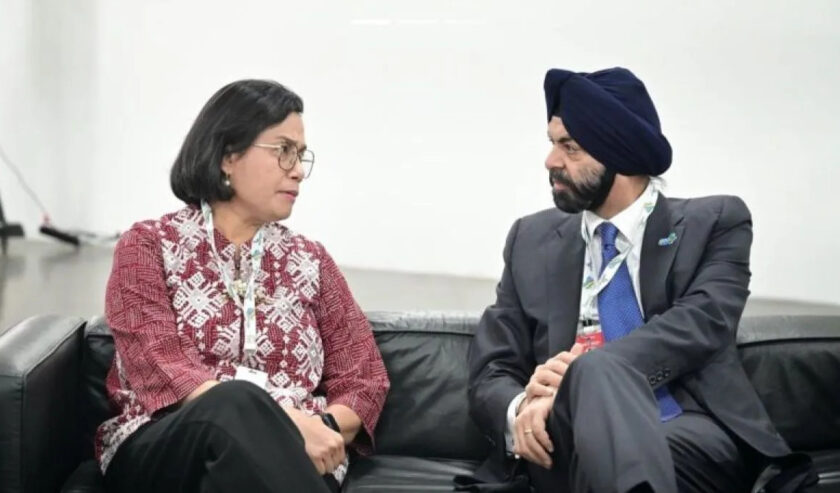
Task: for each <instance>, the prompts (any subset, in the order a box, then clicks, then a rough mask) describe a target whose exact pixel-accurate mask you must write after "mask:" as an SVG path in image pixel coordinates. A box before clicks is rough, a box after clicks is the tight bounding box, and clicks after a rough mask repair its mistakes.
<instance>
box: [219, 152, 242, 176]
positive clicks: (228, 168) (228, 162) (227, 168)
mask: <svg viewBox="0 0 840 493" xmlns="http://www.w3.org/2000/svg"><path fill="white" fill-rule="evenodd" d="M238 160H239V154H236V153H232V152H230V153H227V154H225V155H224V156H223V157H222V174H223V175H225V176H230V175H232V174H233V168H234V165H235V163H236V161H238Z"/></svg>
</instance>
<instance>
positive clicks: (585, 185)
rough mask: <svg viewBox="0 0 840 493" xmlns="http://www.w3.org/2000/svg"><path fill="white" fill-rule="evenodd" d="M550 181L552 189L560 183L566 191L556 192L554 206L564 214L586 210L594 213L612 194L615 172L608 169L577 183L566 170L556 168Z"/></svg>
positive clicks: (554, 191)
mask: <svg viewBox="0 0 840 493" xmlns="http://www.w3.org/2000/svg"><path fill="white" fill-rule="evenodd" d="M548 181H549V183H551V185H552V187H553V186H554V184H555V183H559V184H561V185H563V186H564V187H566V188H565V189H564V190H554V189H553V188H552V195H553V196H554V205H556V206H557V208H558V209H560V210H561V211H563V212H568V213H569V214H576V213H578V212H581V211H584V210H590V211H594V210H595V209H597V208H598V207H601V205H602V204H603V203H604V201H605V200H606V199H607V195H609V193H610V189H611V188H612V185H613V182H614V181H615V172H614V171H611V170H609V169H607V168H604V170H603V171H602V172H601V173H600V174H599V175H597V176H592V177H588V178H587V179H584V180H582V181H581V182H580V183H577V182H575V181H574V180H572V178H571V177H570V176H569V175H568V174H566V172H565V170H562V169H560V168H554V169H552V170H550V171H549V172H548Z"/></svg>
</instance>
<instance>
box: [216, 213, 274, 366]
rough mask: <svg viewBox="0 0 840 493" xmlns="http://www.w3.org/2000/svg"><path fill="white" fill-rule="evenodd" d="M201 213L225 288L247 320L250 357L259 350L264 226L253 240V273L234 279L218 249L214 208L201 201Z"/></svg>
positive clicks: (246, 347) (247, 352)
mask: <svg viewBox="0 0 840 493" xmlns="http://www.w3.org/2000/svg"><path fill="white" fill-rule="evenodd" d="M201 213H202V214H203V215H204V228H205V229H206V231H207V240H208V241H209V242H210V249H211V250H212V252H213V260H215V262H216V266H217V267H218V269H219V274H220V275H221V276H222V282H223V283H224V285H225V290H226V291H227V294H228V296H230V297H231V299H233V301H234V302H235V303H236V305H237V306H238V307H239V308H241V309H242V317H243V320H244V322H245V324H244V325H245V344H244V347H245V353H246V354H247V355H248V357H251V356H253V354H254V353H255V352H256V351H257V309H256V294H255V292H254V291H255V286H254V285H255V284H256V278H257V272H258V271H259V270H260V267H261V265H262V257H263V252H264V251H265V245H264V242H263V235H264V233H263V228H262V227H261V228H260V229H258V230H257V233H256V234H255V235H254V238H253V239H252V240H251V274H250V276H249V277H248V280H247V282H243V281H241V280H238V281H234V280H233V279H231V277H230V274H229V273H228V271H227V269H225V266H224V264H223V263H222V259H221V257H219V252H218V250H216V240H215V237H214V236H213V210H212V209H211V208H210V205H208V204H207V202H204V201H202V202H201Z"/></svg>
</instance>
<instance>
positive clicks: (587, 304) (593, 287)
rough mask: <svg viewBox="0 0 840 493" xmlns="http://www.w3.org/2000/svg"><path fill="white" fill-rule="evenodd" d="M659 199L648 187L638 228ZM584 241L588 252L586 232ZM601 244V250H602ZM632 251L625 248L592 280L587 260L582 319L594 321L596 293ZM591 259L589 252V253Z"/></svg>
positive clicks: (590, 239)
mask: <svg viewBox="0 0 840 493" xmlns="http://www.w3.org/2000/svg"><path fill="white" fill-rule="evenodd" d="M658 197H659V191H658V190H657V187H655V186H653V185H652V184H651V185H648V187H647V189H646V190H645V191H644V199H643V200H644V203H643V205H642V215H641V218H640V220H639V227H642V226H644V224H645V223H646V222H647V220H648V218H649V217H650V214H651V213H652V212H653V208H654V207H655V206H656V199H657V198H658ZM584 240H585V241H586V246H587V251H590V250H589V248H588V247H589V245H590V243H591V241H592V238H590V237H589V234H588V232H586V233H585V234H584ZM603 248H604V247H603V242H602V244H601V249H602V250H603ZM632 250H633V248H632V247H630V248H627V249H626V250H625V251H624V252H621V253H619V254H618V255H616V256H615V257H613V259H612V260H610V261H609V263H608V264H607V265H606V266H602V267H601V275H600V276H599V277H598V278H597V279H595V278H593V274H594V273H593V272H592V271H593V269H592V259H591V258H590V259H589V262H588V263H587V270H588V272H587V274H586V277H585V278H584V280H583V287H582V289H581V296H582V297H583V299H584V304H583V307H584V311H585V312H586V313H581V316H582V317H583V318H584V319H594V318H595V317H593V316H591V315H593V314H595V313H597V310H596V308H595V305H596V303H597V299H598V293H600V292H601V290H603V289H604V288H605V287H606V286H607V284H609V283H610V281H611V280H612V278H613V276H615V273H616V272H618V269H619V268H621V264H622V263H623V262H624V261H625V260H626V259H627V256H628V255H630V252H631V251H632ZM590 257H591V251H590Z"/></svg>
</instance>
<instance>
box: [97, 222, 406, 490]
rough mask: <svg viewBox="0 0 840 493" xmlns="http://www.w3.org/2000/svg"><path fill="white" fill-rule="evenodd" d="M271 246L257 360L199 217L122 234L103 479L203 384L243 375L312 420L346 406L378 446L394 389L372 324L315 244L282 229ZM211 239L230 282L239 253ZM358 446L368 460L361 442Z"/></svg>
mask: <svg viewBox="0 0 840 493" xmlns="http://www.w3.org/2000/svg"><path fill="white" fill-rule="evenodd" d="M264 237H265V253H264V255H263V259H262V268H261V269H260V272H259V273H258V274H257V277H256V286H257V300H256V308H257V350H256V352H255V353H254V354H253V356H250V357H248V356H247V353H245V352H244V351H243V347H242V346H243V333H242V331H243V325H242V312H241V310H240V308H239V307H238V306H237V304H236V303H235V302H234V301H233V300H232V299H231V298H229V297H228V296H227V295H226V294H225V288H224V283H223V281H222V278H221V276H220V275H219V270H218V266H217V263H216V262H215V261H214V260H213V253H212V250H211V249H210V243H209V242H208V238H207V232H206V229H205V227H204V219H203V218H202V214H201V210H200V209H199V208H197V207H192V206H190V207H185V208H184V209H181V210H180V211H178V212H175V213H173V214H168V215H166V216H164V217H162V218H161V219H160V220H157V221H144V222H140V223H137V224H135V225H134V226H133V227H132V228H131V230H129V231H128V232H126V233H125V234H123V236H122V238H121V239H120V241H119V243H118V245H117V247H116V251H115V253H114V264H113V268H112V271H111V277H110V279H109V281H108V288H107V294H106V297H105V304H106V307H105V314H106V317H107V320H108V324H109V325H110V327H111V329H112V331H113V334H114V342H115V345H116V356H115V358H114V363H113V365H112V366H111V371H110V372H109V374H108V378H107V381H106V386H107V389H108V394H109V396H110V399H111V403H112V405H113V406H115V408H116V409H117V410H118V411H119V415H118V416H116V417H114V418H111V419H109V420H108V421H105V422H104V423H103V424H102V425H100V427H99V430H98V431H97V436H96V456H97V458H98V459H99V463H100V466H101V468H102V471H103V472H104V471H105V469H106V468H107V467H108V464H109V462H110V461H111V459H112V458H113V456H114V454H115V453H116V451H117V448H118V447H119V446H120V444H121V443H122V442H123V441H124V440H125V439H126V438H127V437H128V436H129V435H131V434H132V433H133V432H134V431H135V430H137V429H138V428H139V427H140V426H141V425H143V424H144V423H146V422H148V421H149V419H150V416H151V415H152V414H153V413H154V412H155V411H157V410H159V409H162V408H165V407H167V406H170V405H172V404H175V403H177V402H179V401H180V400H182V399H184V398H185V397H186V396H187V395H188V394H190V393H191V392H192V391H193V390H194V389H195V388H196V387H198V386H199V385H200V384H201V383H203V382H205V381H207V380H214V379H215V380H220V381H226V380H231V379H232V378H233V376H234V374H235V372H236V367H237V366H239V365H245V366H248V367H251V368H255V369H258V370H261V371H265V372H266V373H268V383H267V385H266V387H267V390H268V392H269V393H270V394H271V396H272V397H273V398H274V399H275V400H276V401H277V402H278V403H279V404H283V405H287V404H291V405H293V406H295V407H296V408H298V409H301V410H303V411H305V412H309V413H316V412H321V411H323V410H324V409H325V408H326V407H327V405H333V404H343V405H345V406H347V407H349V408H350V409H352V410H353V411H355V412H356V414H358V415H359V417H360V418H361V420H362V426H363V428H364V430H365V431H366V432H367V437H373V429H374V427H375V426H376V422H377V420H378V418H379V414H380V412H381V411H382V406H383V405H384V403H385V394H386V393H387V391H388V387H389V383H388V376H387V374H386V372H385V366H384V365H383V363H382V358H381V356H380V354H379V351H378V349H377V347H376V344H375V342H374V339H373V334H372V332H371V329H370V324H369V323H368V321H367V319H366V318H365V316H364V314H363V312H362V311H361V309H360V308H359V306H358V305H357V304H356V302H355V301H354V300H353V297H352V295H351V294H350V290H349V289H348V287H347V283H346V281H345V280H344V277H343V276H342V274H341V272H340V271H339V269H338V267H337V266H336V264H335V262H334V261H333V259H332V258H331V257H330V256H329V254H328V253H327V252H326V250H325V249H324V247H323V246H322V245H321V244H320V243H317V242H314V241H310V240H308V239H306V238H304V237H303V236H301V235H299V234H295V233H293V232H292V231H290V230H289V229H288V228H286V227H285V226H283V225H281V224H280V223H271V224H268V225H266V226H265V236H264ZM215 241H216V247H217V249H218V251H219V257H220V258H221V261H222V263H223V268H224V269H226V270H227V271H228V272H229V273H230V275H231V278H233V277H234V274H233V273H234V267H235V266H234V253H235V250H236V246H235V245H234V244H233V243H231V242H229V241H228V240H227V239H225V238H224V237H223V236H222V235H221V234H220V233H219V232H218V231H215ZM250 246H251V245H250V242H248V243H245V244H243V245H241V246H240V247H239V249H240V252H239V253H240V262H239V266H240V269H241V276H240V277H241V278H242V279H248V278H249V277H250V275H251V272H250V269H251V258H250V257H251V251H250ZM360 436H361V434H360ZM355 445H356V446H357V448H358V449H359V450H360V451H361V452H362V453H365V452H368V451H369V450H370V447H369V446H367V445H366V444H365V443H363V441H360V440H357V442H356V444H355ZM370 445H372V444H370ZM337 472H338V471H337ZM342 472H343V471H342ZM339 479H341V478H339Z"/></svg>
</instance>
